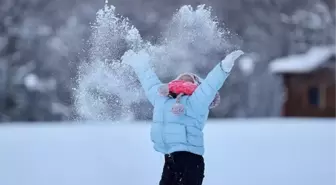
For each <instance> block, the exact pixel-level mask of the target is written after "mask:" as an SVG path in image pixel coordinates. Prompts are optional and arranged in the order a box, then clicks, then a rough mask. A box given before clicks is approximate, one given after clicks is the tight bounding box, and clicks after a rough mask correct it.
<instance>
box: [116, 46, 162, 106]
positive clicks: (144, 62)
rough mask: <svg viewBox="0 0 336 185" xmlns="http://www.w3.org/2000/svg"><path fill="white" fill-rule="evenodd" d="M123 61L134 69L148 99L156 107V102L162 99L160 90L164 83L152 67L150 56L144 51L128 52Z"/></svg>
mask: <svg viewBox="0 0 336 185" xmlns="http://www.w3.org/2000/svg"><path fill="white" fill-rule="evenodd" d="M121 59H122V62H123V63H125V64H128V65H130V66H131V67H132V68H133V70H134V71H135V73H136V75H137V76H138V78H139V81H140V83H141V86H142V88H143V89H144V91H145V94H146V97H147V98H148V100H149V101H150V102H151V104H152V105H153V106H154V104H155V100H156V99H157V98H159V97H160V95H159V93H158V89H159V87H160V86H161V85H162V83H161V81H160V80H159V78H158V77H157V75H156V74H155V73H154V71H153V70H152V68H151V66H150V63H149V61H150V56H149V54H148V53H147V52H146V51H144V50H141V51H139V52H137V53H135V52H134V51H133V50H128V51H127V52H126V53H125V54H124V55H123V56H122V58H121Z"/></svg>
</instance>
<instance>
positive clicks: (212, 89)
mask: <svg viewBox="0 0 336 185" xmlns="http://www.w3.org/2000/svg"><path fill="white" fill-rule="evenodd" d="M228 76H229V73H227V72H225V71H224V70H223V69H222V67H221V63H219V64H217V65H216V66H215V67H214V68H213V69H212V70H211V71H210V73H209V74H208V75H207V77H206V78H205V79H204V80H203V81H202V82H201V84H200V85H199V86H198V87H197V88H196V90H195V92H194V93H193V94H192V95H191V96H190V97H189V99H188V101H189V104H190V105H191V107H192V108H193V109H197V110H204V109H209V106H210V104H211V102H212V101H213V100H214V98H215V96H216V93H217V92H218V90H219V89H220V88H221V87H222V86H223V84H224V82H225V80H226V79H227V77H228Z"/></svg>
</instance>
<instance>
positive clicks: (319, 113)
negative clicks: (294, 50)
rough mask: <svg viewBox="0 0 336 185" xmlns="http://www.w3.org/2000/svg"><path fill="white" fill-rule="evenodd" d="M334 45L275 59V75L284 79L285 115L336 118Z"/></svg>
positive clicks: (273, 63)
mask: <svg viewBox="0 0 336 185" xmlns="http://www.w3.org/2000/svg"><path fill="white" fill-rule="evenodd" d="M335 64H336V63H335V46H323V47H313V48H311V49H310V50H309V51H308V52H307V53H304V54H298V55H292V56H288V57H284V58H280V59H276V60H274V61H272V62H271V63H270V66H269V67H270V70H271V71H272V72H273V73H276V74H279V75H282V76H283V81H284V91H285V102H284V105H283V116H294V117H335V101H336V100H335V93H336V92H335V88H336V87H335Z"/></svg>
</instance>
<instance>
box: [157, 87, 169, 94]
mask: <svg viewBox="0 0 336 185" xmlns="http://www.w3.org/2000/svg"><path fill="white" fill-rule="evenodd" d="M159 94H160V95H161V96H168V95H169V87H168V84H165V85H162V86H161V87H160V88H159Z"/></svg>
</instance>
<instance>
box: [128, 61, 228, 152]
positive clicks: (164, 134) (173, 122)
mask: <svg viewBox="0 0 336 185" xmlns="http://www.w3.org/2000/svg"><path fill="white" fill-rule="evenodd" d="M141 64H142V65H137V66H133V69H134V71H135V73H136V74H137V76H138V78H139V81H140V83H141V85H142V87H143V89H144V91H145V94H146V96H147V98H148V100H149V101H150V103H151V104H152V105H153V106H154V111H153V123H152V126H151V132H150V133H151V140H152V141H153V143H154V149H155V150H157V151H158V152H161V153H163V154H170V153H173V152H176V151H189V152H191V153H195V154H199V155H203V154H204V139H203V128H204V124H205V122H206V120H207V119H208V115H209V105H210V104H211V102H212V101H213V99H214V97H215V95H216V93H217V92H218V90H219V89H220V88H221V87H222V85H223V83H224V81H225V79H226V78H227V77H228V75H229V74H228V73H226V72H224V71H223V70H222V68H221V65H220V64H218V65H217V66H216V67H215V68H214V69H213V70H212V71H211V72H210V73H209V74H208V75H207V77H206V78H205V79H204V80H202V81H201V84H200V85H199V86H198V87H197V89H196V90H195V92H194V93H193V94H192V95H191V96H183V97H182V98H181V100H180V103H181V104H183V105H184V113H183V114H181V115H176V114H174V113H172V112H171V108H172V106H173V105H174V104H175V103H176V100H175V99H172V98H169V97H164V96H161V95H160V94H159V93H158V90H159V87H160V86H161V85H162V83H161V81H160V80H159V79H158V77H157V75H156V74H155V73H154V71H153V70H152V69H151V67H150V65H149V61H141Z"/></svg>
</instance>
